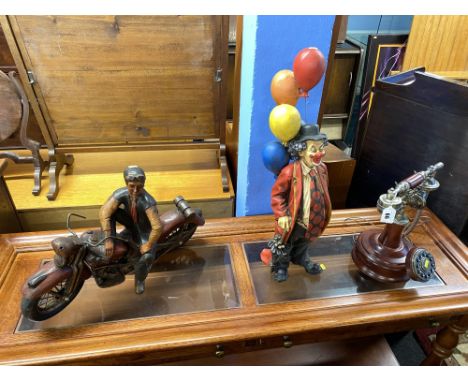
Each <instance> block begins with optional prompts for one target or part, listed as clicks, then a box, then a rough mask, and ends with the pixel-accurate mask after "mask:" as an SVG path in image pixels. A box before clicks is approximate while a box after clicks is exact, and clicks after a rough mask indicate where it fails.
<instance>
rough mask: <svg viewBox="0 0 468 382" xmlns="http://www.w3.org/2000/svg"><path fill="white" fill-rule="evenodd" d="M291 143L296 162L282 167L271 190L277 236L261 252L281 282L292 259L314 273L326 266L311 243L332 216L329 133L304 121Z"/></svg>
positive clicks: (275, 276) (274, 277) (290, 149)
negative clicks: (327, 159) (315, 258)
mask: <svg viewBox="0 0 468 382" xmlns="http://www.w3.org/2000/svg"><path fill="white" fill-rule="evenodd" d="M288 145H289V153H290V155H291V156H292V158H293V162H292V163H289V164H288V165H286V166H285V167H284V168H283V169H282V170H281V172H280V173H279V175H278V177H277V179H276V182H275V184H274V185H273V188H272V190H271V207H272V210H273V213H274V215H275V219H276V224H275V236H274V238H273V239H272V240H270V241H269V242H268V248H265V249H264V250H263V251H262V253H261V254H260V257H261V259H262V261H263V262H264V263H265V264H267V265H270V266H271V272H272V276H273V279H274V280H275V281H278V282H283V281H286V280H287V278H288V268H289V264H290V262H292V263H294V264H297V265H301V266H303V267H304V269H305V271H306V272H307V273H309V274H312V275H316V274H319V273H321V272H322V271H323V269H325V266H324V265H323V264H317V263H314V262H313V261H312V258H311V251H312V247H311V244H312V243H313V242H314V241H315V240H316V239H317V238H318V237H319V236H320V235H321V234H322V232H323V231H324V229H325V228H326V226H327V225H328V222H329V221H330V217H331V200H330V195H329V193H328V170H327V166H326V165H325V164H324V163H323V162H322V158H323V156H324V155H325V146H326V145H327V137H326V135H325V134H323V133H320V131H319V126H318V125H306V124H304V125H302V126H301V128H300V130H299V132H298V134H297V135H296V137H294V138H293V139H292V140H291V141H290V142H289V144H288Z"/></svg>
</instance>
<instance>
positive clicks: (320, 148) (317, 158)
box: [299, 140, 327, 167]
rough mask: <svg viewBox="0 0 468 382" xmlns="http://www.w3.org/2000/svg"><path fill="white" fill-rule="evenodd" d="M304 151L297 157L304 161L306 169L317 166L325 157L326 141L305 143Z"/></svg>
mask: <svg viewBox="0 0 468 382" xmlns="http://www.w3.org/2000/svg"><path fill="white" fill-rule="evenodd" d="M306 144H307V146H306V148H305V150H303V151H301V152H300V153H299V157H300V158H301V159H302V160H303V161H304V163H305V164H306V165H307V166H308V167H312V166H317V165H319V164H320V163H321V162H322V158H323V157H324V156H325V146H326V145H327V142H326V141H313V140H308V141H306Z"/></svg>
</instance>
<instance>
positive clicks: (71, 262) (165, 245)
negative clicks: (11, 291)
mask: <svg viewBox="0 0 468 382" xmlns="http://www.w3.org/2000/svg"><path fill="white" fill-rule="evenodd" d="M126 180H127V178H126ZM143 182H144V181H143ZM130 183H132V181H130V182H127V186H129V185H130ZM140 191H141V189H140ZM122 192H123V189H119V190H117V191H116V192H115V193H114V194H113V195H112V196H111V198H109V200H110V201H112V200H113V199H116V195H117V196H119V195H120V196H121V195H122ZM128 200H131V198H130V197H129V198H128ZM147 200H151V199H148V198H147ZM118 201H119V200H118ZM108 203H109V201H108ZM108 203H106V205H107V204H108ZM174 204H175V206H176V208H175V209H173V210H171V211H168V212H166V213H164V214H162V215H161V216H157V221H158V237H157V239H156V244H155V245H153V246H152V249H150V248H148V247H144V246H143V245H144V244H145V243H147V242H148V241H145V240H139V238H138V237H136V236H138V234H139V233H141V230H142V228H141V227H140V228H138V227H137V226H136V225H135V229H134V230H131V229H128V226H129V225H131V223H128V222H127V224H125V222H122V221H121V217H122V216H119V215H122V214H124V212H125V210H124V208H122V207H121V208H118V211H116V212H117V216H116V220H117V221H118V222H120V223H122V224H124V225H125V227H126V229H124V230H123V231H122V232H120V233H116V232H115V225H114V227H110V228H109V230H107V229H106V228H104V230H96V231H87V232H84V233H83V234H82V235H81V236H78V235H77V234H76V233H75V232H73V231H72V230H71V228H70V218H71V216H80V215H76V214H69V216H68V218H67V229H68V230H69V232H70V233H71V234H72V235H71V236H67V237H59V238H56V239H54V240H53V241H52V248H53V250H54V252H55V256H54V259H53V261H49V262H47V263H45V264H43V265H42V266H41V267H40V269H39V271H38V272H36V273H35V274H34V275H33V276H31V277H30V278H29V279H28V280H27V281H26V283H25V284H24V286H23V289H22V293H23V298H22V302H21V310H22V313H23V315H24V316H25V317H27V318H29V319H31V320H34V321H42V320H46V319H48V318H50V317H52V316H54V315H56V314H57V313H59V312H60V311H62V310H63V309H64V308H65V307H66V306H68V305H69V304H70V303H71V302H72V301H73V299H74V298H75V297H76V296H77V294H78V293H79V291H80V290H81V288H82V286H83V284H84V282H85V280H87V279H89V278H90V277H93V278H94V279H95V281H96V284H97V285H98V286H99V287H101V288H106V287H110V286H114V285H117V284H120V283H122V282H123V281H124V280H125V275H126V274H129V273H130V272H135V273H137V272H138V269H139V267H140V268H142V264H143V271H142V272H143V280H142V281H143V283H144V279H145V278H146V275H147V273H148V271H149V268H151V265H152V263H153V262H154V261H156V260H157V259H158V258H160V257H161V256H162V255H164V254H165V253H168V252H169V251H172V250H173V249H175V248H177V247H180V246H182V245H183V244H185V243H186V242H187V241H188V240H189V239H190V238H191V237H192V236H193V234H194V233H195V231H196V229H197V227H199V226H202V225H204V224H205V220H204V218H203V215H202V212H201V210H199V209H193V208H191V207H190V206H189V205H188V203H187V202H186V201H185V199H184V198H183V197H181V196H178V197H177V198H175V199H174ZM106 205H104V206H106ZM104 206H103V207H104ZM129 206H130V210H131V211H132V214H133V212H134V211H133V208H132V206H131V204H129ZM101 212H102V211H101ZM156 213H157V210H156ZM112 216H115V215H112ZM80 217H82V216H80ZM142 236H143V235H142ZM150 240H151V238H150ZM109 243H111V244H110V245H109ZM142 252H144V253H142ZM150 252H151V255H150V256H148V255H147V254H149V253H150ZM109 255H110V256H109ZM145 255H146V256H145ZM135 278H137V275H136V276H135ZM135 281H136V287H137V288H136V292H137V293H141V292H142V290H141V289H140V288H139V287H140V286H141V284H140V285H139V284H138V282H137V279H136V280H135ZM140 281H141V280H140ZM143 290H144V288H143Z"/></svg>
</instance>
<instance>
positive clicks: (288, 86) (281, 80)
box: [270, 69, 299, 106]
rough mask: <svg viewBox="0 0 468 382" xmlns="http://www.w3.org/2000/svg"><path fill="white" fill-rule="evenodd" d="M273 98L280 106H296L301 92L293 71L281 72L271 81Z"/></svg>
mask: <svg viewBox="0 0 468 382" xmlns="http://www.w3.org/2000/svg"><path fill="white" fill-rule="evenodd" d="M270 89H271V96H272V97H273V99H274V100H275V102H276V103H277V104H278V105H281V104H285V103H286V104H288V105H291V106H296V103H297V100H298V99H299V90H298V88H297V85H296V80H295V79H294V72H293V71H292V70H288V69H284V70H280V71H279V72H278V73H276V74H275V75H274V76H273V79H272V80H271V86H270Z"/></svg>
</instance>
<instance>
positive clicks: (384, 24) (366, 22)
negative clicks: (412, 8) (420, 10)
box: [348, 15, 413, 34]
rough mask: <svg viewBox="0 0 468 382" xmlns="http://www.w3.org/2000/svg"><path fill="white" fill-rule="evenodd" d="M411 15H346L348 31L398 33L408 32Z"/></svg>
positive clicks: (411, 20) (411, 19)
mask: <svg viewBox="0 0 468 382" xmlns="http://www.w3.org/2000/svg"><path fill="white" fill-rule="evenodd" d="M412 22H413V16H408V15H397V16H391V15H382V16H380V15H370V16H357V15H353V16H348V33H367V34H376V33H377V31H378V34H387V33H393V34H400V33H409V31H410V29H411V23H412Z"/></svg>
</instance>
